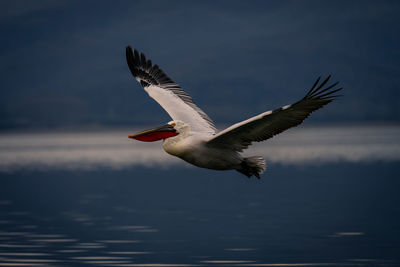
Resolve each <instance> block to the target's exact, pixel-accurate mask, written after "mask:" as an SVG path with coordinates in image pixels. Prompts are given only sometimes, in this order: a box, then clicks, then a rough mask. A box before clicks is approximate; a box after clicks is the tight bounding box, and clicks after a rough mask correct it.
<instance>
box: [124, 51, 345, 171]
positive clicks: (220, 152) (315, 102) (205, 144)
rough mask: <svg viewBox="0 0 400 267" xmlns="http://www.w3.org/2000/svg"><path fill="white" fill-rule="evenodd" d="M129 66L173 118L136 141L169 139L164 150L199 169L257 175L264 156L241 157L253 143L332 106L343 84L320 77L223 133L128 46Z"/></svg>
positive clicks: (180, 90) (136, 137)
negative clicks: (287, 100)
mask: <svg viewBox="0 0 400 267" xmlns="http://www.w3.org/2000/svg"><path fill="white" fill-rule="evenodd" d="M126 52H127V62H128V65H129V68H130V70H131V72H132V74H133V75H134V77H135V78H136V80H137V81H138V82H139V83H140V84H141V85H142V86H143V88H144V89H145V91H146V92H147V93H148V94H149V95H150V96H151V97H152V98H153V99H155V100H156V101H157V102H158V103H159V104H160V105H161V106H162V107H163V108H164V109H165V110H166V111H167V113H168V114H169V115H170V116H171V117H172V118H173V121H171V122H169V123H168V124H166V125H164V126H161V127H159V128H155V129H151V130H147V131H144V132H141V133H138V134H135V135H131V136H129V137H130V138H133V139H137V140H141V141H147V142H151V141H157V140H163V143H162V146H163V148H164V150H165V151H166V152H167V153H168V154H170V155H173V156H176V157H179V158H181V159H183V160H185V161H187V162H189V163H191V164H193V165H195V166H198V167H201V168H207V169H213V170H237V171H239V172H241V173H243V174H244V175H246V176H248V177H251V176H252V175H255V176H256V177H258V178H260V174H261V173H262V172H264V171H265V167H266V165H265V161H264V159H263V158H262V157H259V156H255V157H248V158H244V157H242V155H241V154H240V152H242V151H243V150H244V149H246V148H247V147H248V146H249V145H251V143H252V142H259V141H263V140H266V139H269V138H271V137H273V136H274V135H276V134H279V133H281V132H282V131H284V130H286V129H289V128H291V127H294V126H297V125H299V124H300V123H301V122H303V120H304V119H305V118H307V117H308V115H309V114H310V113H311V112H313V111H315V110H317V109H319V108H321V107H323V106H324V105H326V104H328V103H329V102H331V101H332V100H333V99H334V97H336V96H337V95H334V93H335V92H338V91H339V90H341V89H342V88H338V89H332V88H334V86H336V85H337V83H335V84H333V85H331V86H328V87H326V88H324V86H325V84H326V83H327V82H328V80H329V77H330V76H329V77H328V78H327V79H325V80H324V81H323V82H321V83H320V84H319V80H320V79H319V78H318V80H317V81H316V82H315V84H314V85H313V87H312V88H311V89H310V90H309V91H308V93H307V94H306V96H305V97H304V98H302V99H301V100H300V101H298V102H296V103H294V104H292V105H287V106H284V107H282V108H278V109H275V110H273V111H267V112H264V113H262V114H259V115H257V116H254V117H252V118H250V119H248V120H245V121H243V122H240V123H237V124H234V125H232V126H231V127H229V128H227V129H225V130H223V131H221V132H217V130H216V127H215V125H214V123H213V121H212V120H211V119H210V118H209V117H208V116H207V115H206V114H205V113H204V112H203V111H202V110H201V109H200V108H199V107H197V106H196V104H195V103H194V102H193V100H192V99H191V97H190V96H189V95H188V94H187V93H186V92H184V91H183V90H182V89H181V88H180V87H179V86H178V85H177V84H176V83H174V82H173V81H172V80H171V79H170V78H169V77H168V76H167V75H166V74H165V73H164V72H163V71H162V70H161V69H159V67H158V66H157V65H154V66H153V65H152V63H151V61H150V60H147V59H146V57H145V56H144V54H139V52H138V51H136V50H135V51H134V52H133V51H132V49H131V48H130V47H129V46H128V47H127V51H126Z"/></svg>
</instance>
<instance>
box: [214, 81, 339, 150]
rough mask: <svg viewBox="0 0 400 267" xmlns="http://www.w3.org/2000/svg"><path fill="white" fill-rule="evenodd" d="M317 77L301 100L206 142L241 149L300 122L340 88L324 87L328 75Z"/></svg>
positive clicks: (247, 121) (216, 145)
mask: <svg viewBox="0 0 400 267" xmlns="http://www.w3.org/2000/svg"><path fill="white" fill-rule="evenodd" d="M320 78H321V77H319V78H318V79H317V81H316V82H315V83H314V85H313V87H312V88H311V89H310V90H309V91H308V93H307V94H306V96H305V97H303V99H301V100H300V101H298V102H296V103H294V104H292V105H287V106H284V107H281V108H278V109H275V110H272V111H267V112H264V113H261V114H260V115H258V116H255V117H252V118H250V119H248V120H245V121H242V122H239V123H237V124H234V125H232V126H230V127H229V128H227V129H225V130H223V131H221V132H220V133H218V134H216V135H215V136H213V137H212V138H211V139H210V140H209V141H208V142H207V145H209V146H213V147H221V148H228V149H233V150H236V151H239V152H240V151H243V149H246V148H247V147H248V146H249V145H251V143H252V142H260V141H264V140H266V139H269V138H271V137H273V136H274V135H277V134H279V133H281V132H283V131H285V130H287V129H289V128H291V127H294V126H297V125H299V124H300V123H302V122H303V121H304V120H305V119H306V118H307V117H308V116H309V115H310V114H311V113H312V112H313V111H315V110H317V109H319V108H321V107H323V106H325V105H326V104H328V103H329V102H331V101H332V100H333V99H334V98H335V97H337V96H339V95H337V94H335V93H337V92H338V91H340V90H342V88H337V89H335V86H336V85H337V84H338V83H334V84H332V85H330V86H327V87H325V88H324V86H325V85H326V83H327V82H328V80H329V78H330V75H329V76H328V77H327V78H326V79H325V80H324V81H323V82H322V83H320V84H319V81H320Z"/></svg>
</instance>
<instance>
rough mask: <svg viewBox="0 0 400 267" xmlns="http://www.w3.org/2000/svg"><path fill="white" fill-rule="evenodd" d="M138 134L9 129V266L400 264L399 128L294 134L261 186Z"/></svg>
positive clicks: (263, 149) (5, 197)
mask: <svg viewBox="0 0 400 267" xmlns="http://www.w3.org/2000/svg"><path fill="white" fill-rule="evenodd" d="M131 132H132V131H104V132H97V133H95V132H86V133H76V132H73V133H63V134H57V133H34V134H1V135H0V170H1V171H3V172H1V173H0V266H49V265H50V266H124V267H128V266H160V267H166V266H398V265H399V264H398V263H399V262H400V261H399V258H398V256H397V255H398V253H397V251H398V248H399V247H400V245H399V242H398V240H399V237H400V232H399V231H398V225H399V216H398V214H400V213H399V211H400V210H399V207H398V203H399V201H400V199H399V196H398V194H397V190H398V188H399V186H400V184H399V182H397V181H398V178H397V174H398V171H399V167H398V164H397V163H396V162H397V161H399V160H400V147H399V143H400V142H399V138H398V136H400V127H397V126H385V127H369V126H368V127H367V126H363V127H344V126H343V127H305V128H300V129H294V130H293V131H290V132H288V133H286V134H284V135H281V136H278V137H276V138H274V139H272V140H271V141H269V142H265V143H258V144H255V146H254V147H253V148H252V149H253V150H252V151H250V152H249V154H252V153H257V154H261V155H263V156H264V157H265V158H266V159H267V161H268V162H270V163H279V164H277V165H276V166H275V167H274V168H271V170H270V172H269V173H268V172H267V173H266V174H265V175H264V176H263V177H262V179H261V180H256V179H250V180H249V179H247V178H245V177H242V176H241V175H240V174H237V173H236V172H214V171H207V170H202V169H198V168H191V169H189V168H171V169H170V170H168V171H167V172H165V170H163V169H162V168H158V167H160V166H168V165H171V164H172V165H173V164H185V163H183V162H182V161H180V160H179V159H175V158H174V157H171V156H169V155H167V154H166V153H165V152H163V151H162V148H161V146H160V143H154V144H152V143H139V142H134V141H131V140H129V139H128V138H126V135H127V133H128V134H129V133H131ZM375 161H382V162H383V163H382V166H383V167H382V166H381V165H380V164H376V165H374V164H371V162H375ZM315 162H317V163H319V162H325V163H330V164H326V166H325V165H314V166H313V168H302V167H297V166H296V165H297V164H300V163H302V164H303V163H304V164H314V163H315ZM349 162H363V163H365V162H368V163H370V164H350V163H349ZM286 164H292V165H291V166H290V168H287V165H286ZM346 164H347V165H346ZM132 165H146V166H149V165H156V167H157V168H151V169H146V168H142V167H141V166H139V167H136V168H127V167H130V166H132ZM360 166H361V167H360ZM97 167H102V168H100V169H98V168H97ZM104 167H105V170H104ZM20 168H21V169H22V170H23V171H21V172H19V171H18V170H19V169H20ZM109 168H110V169H109ZM42 169H45V170H50V171H48V172H41V171H37V170H42ZM81 169H83V170H93V171H83V172H82V171H80V170H81ZM113 169H118V171H114V170H113ZM160 169H161V170H160ZM27 170H28V171H27ZM53 170H55V171H53ZM70 170H73V171H70ZM75 170H78V171H75ZM4 171H11V172H4ZM211 173H212V175H208V174H211Z"/></svg>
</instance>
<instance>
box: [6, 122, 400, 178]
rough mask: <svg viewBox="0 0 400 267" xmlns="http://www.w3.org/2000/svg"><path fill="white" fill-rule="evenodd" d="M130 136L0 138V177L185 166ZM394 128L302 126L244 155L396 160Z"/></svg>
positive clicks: (276, 159)
mask: <svg viewBox="0 0 400 267" xmlns="http://www.w3.org/2000/svg"><path fill="white" fill-rule="evenodd" d="M130 132H132V130H116V131H106V130H104V131H97V132H66V133H62V132H57V133H2V134H0V171H12V170H18V169H21V168H22V169H61V170H75V169H86V170H90V169H95V168H97V167H106V168H113V169H123V168H126V167H131V166H134V165H145V166H168V165H173V164H185V163H184V162H182V161H181V160H179V159H177V158H175V157H172V156H169V155H167V154H166V153H165V152H164V151H163V150H162V147H161V142H155V143H143V142H138V141H133V140H131V139H128V138H127V135H128V134H129V133H130ZM399 136H400V126H396V125H392V126H388V125H386V126H383V125H380V126H357V127H356V126H350V125H347V126H324V127H322V126H321V127H315V126H314V127H313V126H305V127H303V128H302V127H298V128H295V129H291V130H289V131H287V132H285V133H282V134H280V135H278V136H276V137H274V138H272V139H271V140H268V141H266V142H262V143H255V144H254V145H253V146H252V147H251V148H250V149H249V150H248V151H246V154H249V155H251V154H257V155H261V156H263V157H264V158H265V159H266V160H267V164H268V163H279V164H307V163H308V164H310V163H312V164H315V163H321V162H322V163H326V162H365V161H366V162H371V161H398V160H400V139H399Z"/></svg>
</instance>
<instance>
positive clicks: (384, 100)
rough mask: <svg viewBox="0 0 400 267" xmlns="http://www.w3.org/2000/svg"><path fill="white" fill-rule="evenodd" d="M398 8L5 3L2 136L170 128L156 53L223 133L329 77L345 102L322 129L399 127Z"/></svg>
mask: <svg viewBox="0 0 400 267" xmlns="http://www.w3.org/2000/svg"><path fill="white" fill-rule="evenodd" d="M399 11H400V4H399V2H398V1H1V2H0V33H1V40H2V41H1V42H0V62H1V63H0V82H1V86H0V129H10V128H24V129H25V128H59V127H77V128H80V127H84V126H85V127H86V126H112V127H114V126H116V125H138V126H140V125H142V124H146V125H158V124H160V123H163V122H165V121H169V120H170V118H169V117H168V115H167V114H166V113H165V112H163V111H162V109H161V108H160V107H159V106H158V105H157V104H156V103H155V102H154V101H153V100H152V99H150V98H149V97H148V96H147V95H146V93H145V92H144V91H143V90H142V88H141V87H140V86H139V85H138V84H137V83H136V81H135V80H134V79H133V77H132V76H131V74H130V72H129V70H128V67H127V65H126V62H125V47H126V46H127V45H131V46H132V47H134V48H137V49H138V50H139V51H142V52H144V53H145V54H146V55H147V57H148V58H150V59H152V61H153V62H154V63H156V64H158V65H160V66H161V67H162V69H164V71H165V72H166V73H167V74H168V75H169V76H171V78H172V79H173V80H174V81H175V82H177V83H179V84H180V85H181V86H182V87H183V88H184V90H186V91H187V92H188V93H190V94H191V95H192V97H193V98H194V99H195V101H196V102H197V104H198V105H199V106H200V107H201V108H203V109H204V110H205V111H206V112H207V113H208V114H209V115H210V117H211V118H213V119H214V120H215V121H216V122H217V123H218V124H225V123H233V122H237V121H240V120H243V119H246V118H248V117H250V116H252V115H256V114H258V113H260V112H264V111H266V110H269V109H273V108H276V107H279V106H282V105H286V104H290V103H292V102H294V101H296V100H298V99H299V98H300V97H302V96H303V95H304V94H305V92H306V90H307V89H308V88H309V87H310V86H311V85H312V84H313V82H314V81H315V79H316V78H317V77H318V76H319V75H323V76H326V75H328V74H332V75H333V78H332V81H340V82H341V85H342V86H344V87H345V91H344V94H345V97H343V98H342V99H341V100H340V101H337V102H336V103H335V104H334V105H330V106H329V107H327V108H326V109H325V110H324V112H317V113H316V114H315V115H313V116H312V118H311V122H351V123H353V122H380V121H384V122H398V120H399V117H400V103H399V90H398V87H399V82H400V70H399V64H398V63H399V59H400V52H399V51H400V50H399V49H398V48H399V47H400V37H399V32H400V16H399Z"/></svg>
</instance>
